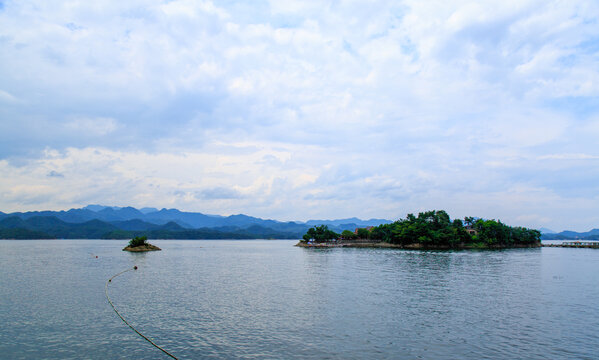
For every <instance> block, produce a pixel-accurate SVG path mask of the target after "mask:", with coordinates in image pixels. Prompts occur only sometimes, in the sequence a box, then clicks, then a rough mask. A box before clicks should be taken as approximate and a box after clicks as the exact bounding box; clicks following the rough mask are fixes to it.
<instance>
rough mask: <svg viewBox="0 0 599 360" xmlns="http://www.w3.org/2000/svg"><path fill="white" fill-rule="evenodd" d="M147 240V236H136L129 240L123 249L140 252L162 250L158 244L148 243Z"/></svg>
mask: <svg viewBox="0 0 599 360" xmlns="http://www.w3.org/2000/svg"><path fill="white" fill-rule="evenodd" d="M147 240H148V237H147V236H136V237H134V238H133V239H131V240H130V241H129V245H127V246H126V247H125V248H124V249H123V251H131V252H142V251H158V250H162V249H161V248H159V247H158V246H155V245H152V244H150V243H148V242H147Z"/></svg>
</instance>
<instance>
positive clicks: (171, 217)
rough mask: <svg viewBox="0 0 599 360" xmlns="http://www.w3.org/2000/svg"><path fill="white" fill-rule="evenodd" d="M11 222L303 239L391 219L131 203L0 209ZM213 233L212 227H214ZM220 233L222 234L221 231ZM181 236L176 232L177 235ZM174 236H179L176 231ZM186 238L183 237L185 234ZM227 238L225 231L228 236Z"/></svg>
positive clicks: (64, 229) (73, 233)
mask: <svg viewBox="0 0 599 360" xmlns="http://www.w3.org/2000/svg"><path fill="white" fill-rule="evenodd" d="M6 219H10V220H8V221H7V222H6V223H4V225H2V223H0V229H2V228H5V229H27V230H30V231H39V232H41V233H44V234H47V235H48V236H54V237H62V238H76V237H81V238H91V237H95V238H97V237H106V236H108V237H110V236H116V237H117V238H123V237H127V236H129V235H131V234H133V233H135V234H138V233H140V232H149V233H152V234H153V235H152V236H154V235H156V236H158V234H162V235H164V236H166V235H167V233H165V232H169V234H170V235H169V236H171V235H173V234H172V233H181V234H183V233H186V231H187V230H199V229H201V230H202V231H201V232H195V233H194V232H187V235H185V236H196V237H200V238H202V237H203V236H208V234H211V232H210V231H208V229H213V230H214V232H213V234H214V236H219V237H218V238H221V237H220V236H221V235H222V234H221V233H227V234H229V235H231V236H233V235H235V237H234V238H238V237H239V236H249V238H255V236H263V237H267V238H270V237H273V238H274V237H280V238H290V237H291V238H300V237H301V236H302V235H303V234H304V233H305V232H306V231H307V230H308V229H309V228H310V227H312V226H315V225H328V226H329V228H330V229H331V230H334V231H336V232H342V231H343V230H352V231H353V230H354V229H355V228H358V227H366V226H376V225H380V224H387V223H391V221H390V220H385V219H370V220H361V219H358V218H349V219H340V220H310V221H308V222H306V223H302V222H294V221H289V222H281V221H276V220H265V219H260V218H257V217H253V216H248V215H244V214H236V215H230V216H219V215H206V214H202V213H196V212H184V211H180V210H178V209H166V208H163V209H161V210H157V209H155V208H143V209H140V210H138V209H136V208H133V207H130V206H126V207H117V206H104V205H87V206H85V207H84V208H81V209H70V210H68V211H29V212H15V213H11V214H5V213H0V220H2V221H4V220H6ZM211 231H212V230H211ZM217 233H218V234H217ZM181 234H176V236H177V238H179V237H178V236H180V235H181ZM173 236H174V235H173ZM181 236H183V235H181ZM223 236H224V235H223Z"/></svg>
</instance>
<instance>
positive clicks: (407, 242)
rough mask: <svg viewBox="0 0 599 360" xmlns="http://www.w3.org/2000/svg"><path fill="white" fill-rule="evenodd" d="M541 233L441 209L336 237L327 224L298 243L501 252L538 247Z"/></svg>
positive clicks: (311, 231)
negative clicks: (458, 216)
mask: <svg viewBox="0 0 599 360" xmlns="http://www.w3.org/2000/svg"><path fill="white" fill-rule="evenodd" d="M540 239H541V233H540V232H539V231H538V230H534V229H527V228H524V227H512V226H508V225H505V224H503V223H502V222H501V221H499V220H485V219H475V218H472V217H466V218H465V219H464V220H463V221H462V220H460V219H454V220H453V221H452V220H451V219H450V217H449V215H448V214H447V213H446V212H445V211H443V210H439V211H436V210H432V211H426V212H422V213H419V214H418V216H414V215H413V214H408V215H407V217H406V218H405V219H400V220H398V221H395V222H393V223H390V224H382V225H379V226H375V227H370V228H362V229H356V231H355V232H351V231H349V230H345V231H343V232H342V233H341V234H337V233H335V232H334V231H331V230H329V229H328V227H327V226H326V225H321V226H316V227H313V228H311V229H309V230H308V232H307V233H306V234H305V235H304V236H303V239H302V240H301V241H300V242H299V243H298V244H297V245H298V246H303V247H312V246H350V247H397V248H405V249H502V248H512V247H519V248H521V247H540V246H541V240H540Z"/></svg>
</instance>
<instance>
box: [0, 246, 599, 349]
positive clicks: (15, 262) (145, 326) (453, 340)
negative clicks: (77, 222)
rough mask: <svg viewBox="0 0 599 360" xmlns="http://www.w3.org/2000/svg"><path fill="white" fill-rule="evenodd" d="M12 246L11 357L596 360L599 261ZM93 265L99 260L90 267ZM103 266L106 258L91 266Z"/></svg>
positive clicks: (0, 262) (3, 302)
mask: <svg viewBox="0 0 599 360" xmlns="http://www.w3.org/2000/svg"><path fill="white" fill-rule="evenodd" d="M155 242H156V245H158V246H160V247H161V248H163V251H160V252H151V253H128V252H123V251H121V249H122V248H123V247H124V245H125V242H119V241H88V240H85V241H31V242H25V241H0V273H1V274H2V276H1V277H0V322H1V323H2V324H3V326H2V331H1V332H0V353H2V354H3V355H2V356H5V357H7V358H14V359H19V358H22V359H30V358H48V359H64V358H72V359H76V358H97V359H105V358H111V359H118V358H122V359H129V358H144V359H152V358H156V359H159V358H163V354H162V353H160V351H158V350H156V349H155V348H153V347H151V346H149V345H148V344H147V343H145V342H144V341H143V340H141V339H140V338H139V337H138V336H137V335H136V334H134V333H133V332H132V331H131V330H130V329H129V328H127V327H126V326H125V325H124V324H123V323H122V322H121V321H120V320H119V319H118V318H117V317H116V315H115V314H114V313H113V312H112V310H111V308H110V307H109V305H108V304H107V302H106V300H105V298H104V293H103V291H104V282H105V281H106V279H108V278H109V277H110V276H112V275H114V274H116V273H117V272H119V271H122V270H124V269H126V268H128V267H131V266H133V265H134V264H136V265H138V266H139V270H138V271H136V272H128V273H126V274H123V275H122V276H119V277H118V278H117V279H115V281H114V282H113V283H112V284H111V286H110V294H111V298H112V299H113V302H114V303H115V306H116V307H117V308H118V309H119V311H121V312H122V313H123V315H124V316H125V317H126V318H127V319H128V320H129V321H130V322H131V323H132V325H134V326H135V327H136V328H138V329H139V330H140V331H142V332H143V333H144V334H146V335H148V336H149V337H151V338H152V339H153V340H155V341H156V342H157V343H158V344H159V345H161V346H163V347H165V348H166V349H167V350H168V351H169V352H172V353H173V354H175V355H177V356H179V357H180V358H194V359H202V358H206V359H209V358H215V359H216V358H218V359H221V358H260V359H263V358H267V359H281V358H299V359H322V358H333V359H352V358H353V359H368V358H371V359H381V358H393V359H396V358H425V359H454V358H464V359H480V358H510V359H511V358H529V359H534V358H539V359H542V358H552V359H560V358H561V359H569V358H593V357H595V350H596V349H597V348H598V347H599V341H598V340H597V339H596V336H595V335H596V334H595V329H597V328H598V326H599V312H598V311H597V307H596V306H595V304H596V303H597V301H598V300H599V286H598V285H599V278H598V277H595V276H593V275H592V274H594V273H596V271H597V264H598V263H599V262H598V260H599V250H595V249H563V248H542V249H519V250H505V251H456V252H451V251H404V250H395V249H323V250H320V249H304V248H296V247H293V246H292V245H293V243H294V242H290V241H155ZM90 254H91V255H90ZM95 256H98V258H95Z"/></svg>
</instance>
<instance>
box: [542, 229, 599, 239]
mask: <svg viewBox="0 0 599 360" xmlns="http://www.w3.org/2000/svg"><path fill="white" fill-rule="evenodd" d="M541 240H599V229H593V230H591V231H587V232H576V231H562V232H559V233H553V234H547V233H544V234H542V235H541Z"/></svg>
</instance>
